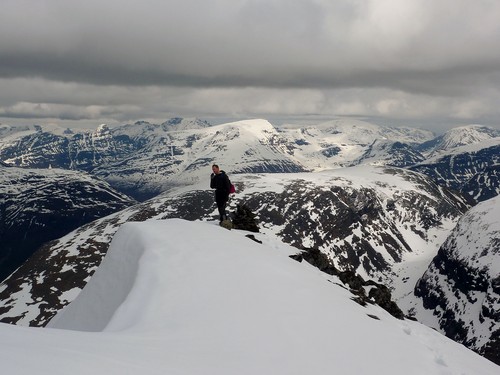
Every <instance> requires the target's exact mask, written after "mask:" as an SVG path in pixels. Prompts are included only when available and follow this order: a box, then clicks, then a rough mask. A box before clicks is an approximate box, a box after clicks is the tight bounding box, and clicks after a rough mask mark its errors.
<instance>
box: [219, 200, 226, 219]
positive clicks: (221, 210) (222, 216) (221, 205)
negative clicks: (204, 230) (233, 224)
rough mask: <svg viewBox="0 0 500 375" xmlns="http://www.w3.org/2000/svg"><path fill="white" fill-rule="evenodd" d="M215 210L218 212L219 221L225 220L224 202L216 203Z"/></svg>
mask: <svg viewBox="0 0 500 375" xmlns="http://www.w3.org/2000/svg"><path fill="white" fill-rule="evenodd" d="M217 209H218V210H219V221H220V222H222V221H223V220H225V219H227V216H226V202H225V201H223V200H220V201H217Z"/></svg>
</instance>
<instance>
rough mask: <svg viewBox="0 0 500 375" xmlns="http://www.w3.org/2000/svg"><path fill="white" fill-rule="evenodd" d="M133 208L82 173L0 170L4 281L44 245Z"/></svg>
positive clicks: (0, 259) (0, 274)
mask: <svg viewBox="0 0 500 375" xmlns="http://www.w3.org/2000/svg"><path fill="white" fill-rule="evenodd" d="M134 203H135V202H134V201H133V200H132V199H131V198H129V197H127V196H125V195H123V194H122V193H119V192H117V191H115V190H113V189H112V188H111V187H110V186H109V185H108V184H107V183H106V182H104V181H101V180H98V179H96V178H95V177H92V176H90V175H88V174H84V173H81V172H74V171H66V170H61V169H24V168H15V167H6V166H2V165H0V238H1V241H0V279H1V280H3V279H4V278H5V277H7V276H8V275H9V274H10V273H11V272H13V271H14V270H15V269H16V268H17V267H19V266H20V265H21V264H22V263H23V262H24V261H25V260H26V259H28V258H29V257H30V256H31V254H33V252H34V251H35V250H36V249H37V248H38V247H39V246H40V245H42V244H43V243H44V242H46V241H49V240H53V239H56V238H59V237H61V236H63V235H65V234H66V233H68V232H70V231H72V230H74V229H75V228H78V227H80V226H82V225H84V224H86V223H88V222H91V221H93V220H95V219H97V218H100V217H103V216H106V215H108V214H111V213H113V212H117V211H120V210H122V209H124V208H126V207H128V206H131V205H132V204H134Z"/></svg>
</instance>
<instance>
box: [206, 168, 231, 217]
mask: <svg viewBox="0 0 500 375" xmlns="http://www.w3.org/2000/svg"><path fill="white" fill-rule="evenodd" d="M212 172H213V173H212V175H211V176H210V187H211V188H212V189H215V203H217V209H218V210H219V220H220V224H222V222H223V221H224V220H227V215H226V204H227V201H228V200H229V193H230V188H231V182H230V181H229V177H228V176H227V174H226V172H224V171H223V170H221V169H220V168H219V166H218V165H217V164H214V165H212Z"/></svg>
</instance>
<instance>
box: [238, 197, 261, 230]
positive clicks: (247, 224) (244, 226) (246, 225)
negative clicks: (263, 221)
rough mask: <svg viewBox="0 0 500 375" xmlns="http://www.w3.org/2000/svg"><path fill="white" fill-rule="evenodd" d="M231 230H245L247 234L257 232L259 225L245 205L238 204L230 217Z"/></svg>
mask: <svg viewBox="0 0 500 375" xmlns="http://www.w3.org/2000/svg"><path fill="white" fill-rule="evenodd" d="M232 221H233V228H234V229H240V230H247V231H249V232H254V233H257V232H259V225H258V223H257V220H256V218H255V214H254V213H253V212H252V211H251V210H250V208H249V207H248V206H247V205H246V204H238V205H237V206H236V211H235V212H234V214H233V216H232Z"/></svg>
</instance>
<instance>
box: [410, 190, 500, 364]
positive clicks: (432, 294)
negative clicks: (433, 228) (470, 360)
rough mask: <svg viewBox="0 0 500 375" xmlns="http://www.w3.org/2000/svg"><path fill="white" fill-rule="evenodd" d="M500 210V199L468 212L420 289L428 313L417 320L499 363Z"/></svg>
mask: <svg viewBox="0 0 500 375" xmlns="http://www.w3.org/2000/svg"><path fill="white" fill-rule="evenodd" d="M499 205H500V198H499V197H496V198H493V199H490V200H487V201H485V202H483V203H480V204H478V205H477V206H475V207H474V208H472V209H471V210H470V211H469V212H467V213H466V214H465V215H464V216H463V217H462V218H461V219H460V220H459V222H458V224H457V226H456V227H455V229H454V230H453V231H452V233H451V234H450V236H449V237H448V239H447V240H446V242H445V243H444V244H443V245H442V246H441V248H440V249H439V252H438V254H437V256H436V257H435V258H434V259H433V261H432V263H431V264H430V266H429V268H428V270H427V271H426V272H425V274H424V276H423V277H422V278H421V279H420V280H419V281H418V283H417V285H416V287H415V295H416V296H417V297H419V298H420V299H421V301H422V303H423V307H424V308H425V310H423V311H419V312H418V314H417V317H418V318H419V319H420V320H422V321H423V322H425V323H427V324H429V325H434V326H436V328H438V329H439V330H441V331H442V332H444V333H445V334H446V335H447V336H448V337H450V338H452V339H453V340H455V341H458V342H461V343H463V344H464V345H465V346H467V347H469V348H472V349H474V350H475V351H477V352H479V353H481V354H483V355H484V356H486V357H487V358H490V359H491V360H492V361H494V362H496V363H500V215H499V213H498V207H499ZM429 313H431V314H432V315H430V314H429Z"/></svg>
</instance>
